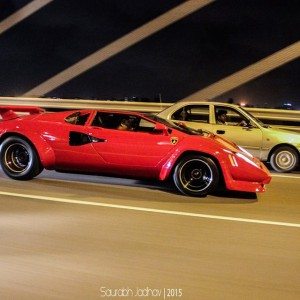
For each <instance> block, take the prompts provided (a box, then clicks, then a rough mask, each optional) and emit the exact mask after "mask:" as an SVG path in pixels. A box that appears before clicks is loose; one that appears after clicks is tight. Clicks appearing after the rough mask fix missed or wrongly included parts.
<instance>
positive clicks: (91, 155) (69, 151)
mask: <svg viewBox="0 0 300 300" xmlns="http://www.w3.org/2000/svg"><path fill="white" fill-rule="evenodd" d="M90 116H91V111H84V112H79V111H78V112H76V113H70V115H69V116H67V117H66V119H65V122H64V123H63V124H61V123H59V122H58V123H56V122H53V123H52V124H51V126H49V125H48V124H47V123H46V122H45V124H41V126H45V128H44V129H43V130H42V129H41V132H42V136H43V138H44V139H45V140H46V141H47V142H48V144H49V145H50V146H51V149H52V150H53V151H54V155H55V168H56V169H57V170H68V171H85V172H94V171H95V170H98V169H99V168H101V167H102V166H103V165H104V164H105V162H104V161H103V160H102V159H101V157H100V156H99V155H98V153H97V152H96V151H95V149H94V148H93V147H92V143H93V142H92V141H91V140H90V139H89V136H88V135H87V131H86V129H87V127H86V126H85V124H86V123H88V119H89V118H90Z"/></svg>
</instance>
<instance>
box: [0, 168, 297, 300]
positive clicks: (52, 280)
mask: <svg viewBox="0 0 300 300" xmlns="http://www.w3.org/2000/svg"><path fill="white" fill-rule="evenodd" d="M273 175H274V176H273V179H272V182H271V184H269V185H268V186H267V191H266V192H265V193H262V194H247V193H232V192H227V193H225V192H224V193H222V194H216V195H210V196H208V197H206V198H192V197H186V196H182V195H179V194H177V193H176V191H175V190H172V189H171V188H169V187H165V186H164V185H162V184H159V183H155V182H146V181H142V182H141V181H135V180H129V179H113V178H109V177H97V176H87V175H72V174H60V173H55V172H49V171H47V172H46V171H45V172H43V173H42V174H41V175H40V176H39V177H38V178H36V179H34V180H31V181H25V182H24V181H14V180H11V179H8V178H7V177H5V175H4V174H3V173H2V171H1V172H0V180H1V188H0V214H1V215H0V223H1V226H0V231H1V246H0V253H1V259H0V278H1V280H0V298H1V299H119V298H120V299H139V298H144V299H145V298H146V299H299V297H300V276H299V273H300V200H299V194H300V172H295V173H293V174H284V175H282V174H278V173H277V174H273Z"/></svg>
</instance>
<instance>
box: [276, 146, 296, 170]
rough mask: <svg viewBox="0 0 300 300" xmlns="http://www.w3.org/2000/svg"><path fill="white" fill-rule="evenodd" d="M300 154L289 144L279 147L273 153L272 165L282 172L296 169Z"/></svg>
mask: <svg viewBox="0 0 300 300" xmlns="http://www.w3.org/2000/svg"><path fill="white" fill-rule="evenodd" d="M298 161H299V156H298V153H297V152H296V150H294V149H293V148H291V147H288V146H282V147H279V148H277V149H276V150H275V151H274V152H273V153H272V155H271V158H270V164H271V167H272V168H273V169H274V170H275V171H277V172H281V173H286V172H291V171H293V170H295V169H296V167H297V165H298Z"/></svg>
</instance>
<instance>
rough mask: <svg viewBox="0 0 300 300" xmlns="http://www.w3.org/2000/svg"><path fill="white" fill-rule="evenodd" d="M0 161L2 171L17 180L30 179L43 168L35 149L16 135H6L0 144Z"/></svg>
mask: <svg viewBox="0 0 300 300" xmlns="http://www.w3.org/2000/svg"><path fill="white" fill-rule="evenodd" d="M0 163H1V167H2V170H3V171H4V173H5V174H6V175H7V176H8V177H10V178H13V179H17V180H29V179H32V178H33V177H35V176H37V175H38V174H40V173H41V172H42V170H43V167H42V165H41V163H40V160H39V157H38V155H37V152H36V150H35V149H34V148H33V147H32V146H31V145H30V144H29V143H28V142H27V141H25V140H24V139H22V138H20V137H17V136H11V137H8V138H7V139H5V140H4V141H3V143H2V144H1V147H0Z"/></svg>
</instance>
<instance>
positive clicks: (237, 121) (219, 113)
mask: <svg viewBox="0 0 300 300" xmlns="http://www.w3.org/2000/svg"><path fill="white" fill-rule="evenodd" d="M215 117H216V123H217V124H226V125H231V126H247V124H249V120H248V119H247V118H246V117H244V115H242V114H241V113H239V112H238V111H237V110H235V109H234V108H230V107H225V106H216V107H215Z"/></svg>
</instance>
